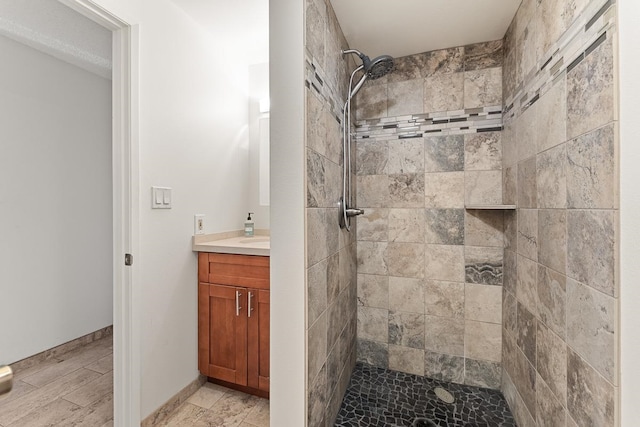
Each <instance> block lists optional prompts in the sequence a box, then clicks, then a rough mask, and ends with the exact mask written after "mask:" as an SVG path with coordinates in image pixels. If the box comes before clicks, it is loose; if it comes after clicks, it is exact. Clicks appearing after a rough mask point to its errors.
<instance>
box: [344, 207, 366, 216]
mask: <svg viewBox="0 0 640 427" xmlns="http://www.w3.org/2000/svg"><path fill="white" fill-rule="evenodd" d="M358 215H364V209H353V208H349V209H347V216H348V217H352V216H358Z"/></svg>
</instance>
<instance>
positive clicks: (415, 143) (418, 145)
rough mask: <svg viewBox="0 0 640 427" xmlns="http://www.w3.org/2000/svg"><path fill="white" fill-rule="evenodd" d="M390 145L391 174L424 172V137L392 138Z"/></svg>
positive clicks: (389, 165)
mask: <svg viewBox="0 0 640 427" xmlns="http://www.w3.org/2000/svg"><path fill="white" fill-rule="evenodd" d="M388 146H389V162H388V164H387V172H388V173H389V174H401V173H422V172H424V170H425V169H424V140H423V139H422V138H412V139H401V140H392V141H389V143H388Z"/></svg>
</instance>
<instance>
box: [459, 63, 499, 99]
mask: <svg viewBox="0 0 640 427" xmlns="http://www.w3.org/2000/svg"><path fill="white" fill-rule="evenodd" d="M501 103H502V68H501V67H496V68H485V69H483V70H473V71H465V73H464V108H476V107H485V106H490V105H500V104H501Z"/></svg>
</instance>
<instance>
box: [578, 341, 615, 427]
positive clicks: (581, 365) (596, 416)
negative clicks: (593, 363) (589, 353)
mask: <svg viewBox="0 0 640 427" xmlns="http://www.w3.org/2000/svg"><path fill="white" fill-rule="evenodd" d="M567 409H568V410H569V413H570V414H571V417H572V418H573V419H574V420H576V421H577V424H578V425H597V426H613V425H614V417H615V391H614V388H613V386H612V385H611V384H610V383H609V382H607V381H606V380H605V379H604V378H602V377H601V376H600V375H599V374H598V373H597V372H596V371H594V370H593V368H591V367H590V366H589V364H588V363H586V362H585V361H584V360H582V358H580V356H578V355H577V354H576V353H574V352H573V351H571V350H570V349H569V350H568V353H567Z"/></svg>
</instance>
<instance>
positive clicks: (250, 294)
mask: <svg viewBox="0 0 640 427" xmlns="http://www.w3.org/2000/svg"><path fill="white" fill-rule="evenodd" d="M251 298H253V292H249V305H248V307H249V308H248V310H247V317H251V312H252V311H253V308H251Z"/></svg>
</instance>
